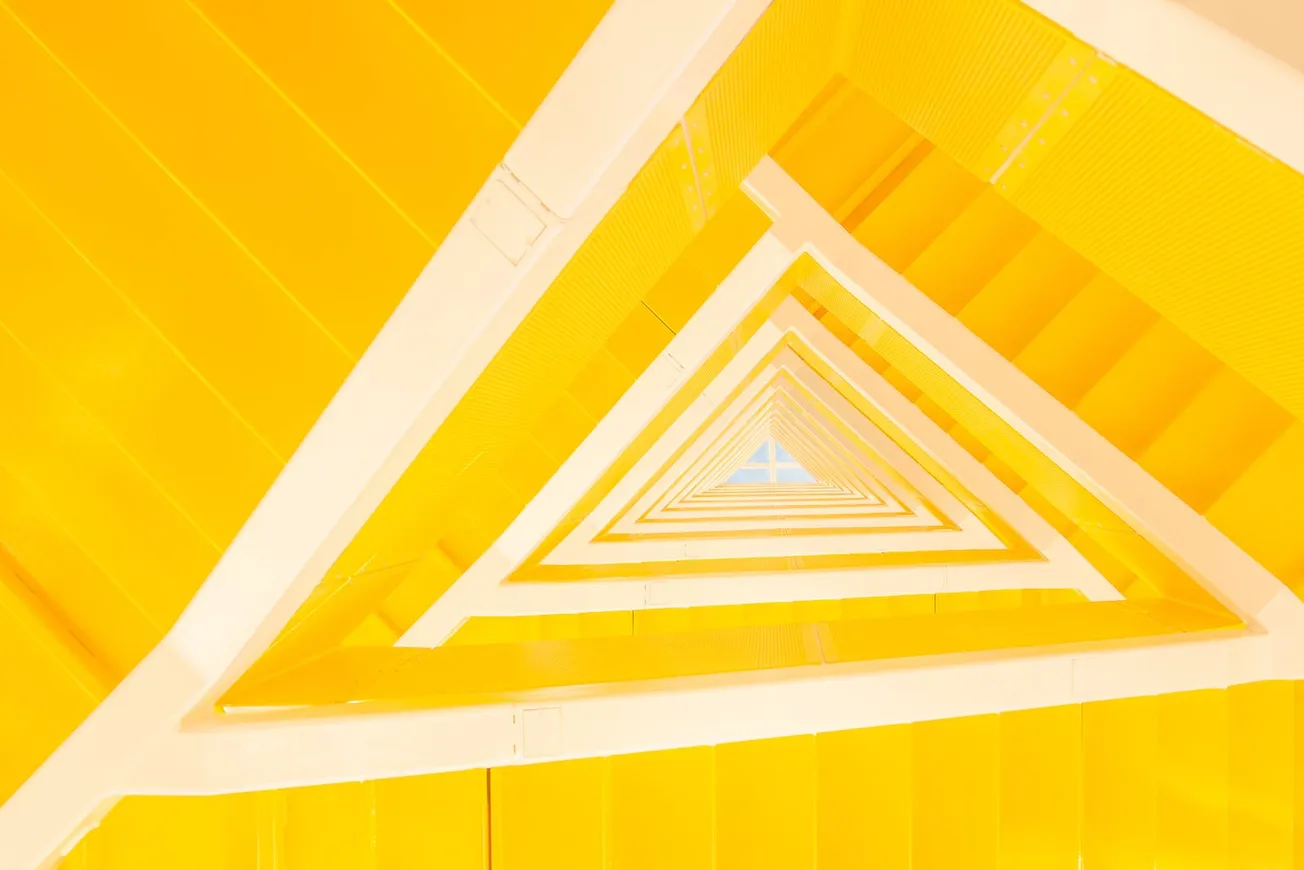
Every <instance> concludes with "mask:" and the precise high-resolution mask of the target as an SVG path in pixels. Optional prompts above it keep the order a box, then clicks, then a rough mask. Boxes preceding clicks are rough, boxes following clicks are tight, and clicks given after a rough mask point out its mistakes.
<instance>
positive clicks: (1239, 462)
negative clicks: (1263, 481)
mask: <svg viewBox="0 0 1304 870" xmlns="http://www.w3.org/2000/svg"><path fill="white" fill-rule="evenodd" d="M1289 422H1290V415H1289V414H1287V413H1286V411H1285V410H1283V409H1282V408H1281V407H1280V406H1279V405H1277V404H1275V403H1273V402H1272V401H1271V400H1269V399H1268V397H1267V396H1265V395H1264V394H1263V393H1262V392H1260V391H1259V390H1258V389H1257V388H1256V387H1254V386H1253V385H1251V384H1250V383H1249V382H1248V381H1246V380H1245V379H1244V378H1242V377H1241V376H1240V375H1237V374H1235V373H1234V372H1232V371H1231V370H1230V369H1222V370H1221V371H1219V372H1218V373H1217V374H1216V375H1214V377H1213V378H1212V379H1211V380H1210V381H1209V383H1208V384H1206V385H1205V387H1204V389H1203V390H1201V391H1200V392H1199V394H1197V395H1196V396H1195V397H1194V398H1193V399H1192V400H1191V403H1190V404H1189V405H1187V406H1186V408H1185V409H1184V410H1183V411H1182V413H1180V414H1178V415H1177V417H1176V418H1175V419H1174V420H1173V422H1172V423H1170V424H1169V425H1168V427H1167V428H1166V429H1165V430H1164V431H1163V433H1161V434H1160V435H1159V437H1158V438H1156V439H1155V440H1154V442H1153V443H1152V444H1151V445H1150V447H1149V448H1147V450H1146V451H1145V453H1143V454H1142V455H1141V458H1140V459H1139V460H1138V461H1139V462H1140V463H1141V467H1142V468H1144V469H1145V470H1146V471H1149V472H1150V473H1151V474H1153V475H1154V476H1155V478H1156V479H1157V480H1159V482H1160V483H1162V484H1164V486H1166V487H1168V488H1169V489H1170V490H1172V491H1173V492H1174V493H1176V494H1177V495H1178V496H1180V497H1181V498H1182V500H1183V501H1185V502H1186V503H1187V504H1189V505H1190V506H1191V507H1193V508H1195V509H1196V510H1197V511H1200V512H1201V513H1203V512H1204V511H1206V510H1208V509H1209V506H1210V505H1212V504H1213V502H1214V500H1215V499H1217V498H1218V496H1220V495H1222V493H1223V492H1224V491H1225V490H1226V489H1227V487H1228V486H1230V485H1231V483H1232V481H1234V480H1235V479H1236V478H1237V477H1239V476H1240V475H1241V473H1242V472H1243V471H1244V470H1245V469H1246V467H1248V466H1249V464H1250V463H1251V462H1253V461H1254V460H1255V459H1256V458H1258V456H1259V454H1260V453H1262V452H1263V451H1264V450H1265V449H1266V448H1267V446H1268V445H1269V444H1271V443H1272V441H1273V440H1274V439H1275V438H1276V437H1277V436H1278V435H1280V434H1281V433H1282V432H1283V431H1285V429H1286V426H1287V425H1288V424H1289Z"/></svg>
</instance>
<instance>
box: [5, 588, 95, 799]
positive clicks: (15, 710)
mask: <svg viewBox="0 0 1304 870" xmlns="http://www.w3.org/2000/svg"><path fill="white" fill-rule="evenodd" d="M0 582H2V581H0ZM0 660H3V661H4V662H6V663H8V664H6V666H5V667H4V668H3V669H0V800H5V799H6V798H8V796H9V795H10V794H12V793H13V791H14V789H16V788H17V787H18V786H19V785H20V784H21V783H22V781H23V780H25V779H26V778H27V777H28V775H29V774H31V772H32V771H33V770H35V769H36V768H37V766H39V765H40V763H41V762H42V761H44V760H45V757H46V756H47V755H49V754H50V752H52V751H53V750H54V748H55V747H56V746H58V745H59V742H60V741H61V740H63V738H65V737H66V736H68V734H70V733H71V732H72V730H73V729H74V728H76V727H77V725H78V724H80V723H81V720H82V719H83V718H84V717H85V716H86V715H87V714H89V713H90V712H91V710H92V709H94V707H95V705H96V704H97V703H99V701H100V699H101V698H102V697H103V693H104V688H97V687H96V686H95V685H94V684H93V683H91V682H90V681H89V676H90V675H89V674H88V673H87V672H86V669H85V668H84V667H79V666H78V663H77V662H75V661H73V660H71V659H70V657H69V651H68V650H65V649H63V648H61V639H60V638H58V637H56V636H54V635H52V634H51V632H50V629H49V627H47V626H45V625H42V624H40V623H39V622H37V621H36V619H35V614H32V613H31V612H30V611H28V610H27V608H26V606H25V605H24V603H23V602H22V601H21V599H18V598H17V597H15V595H14V594H13V593H12V592H10V591H8V589H7V587H6V588H5V589H0Z"/></svg>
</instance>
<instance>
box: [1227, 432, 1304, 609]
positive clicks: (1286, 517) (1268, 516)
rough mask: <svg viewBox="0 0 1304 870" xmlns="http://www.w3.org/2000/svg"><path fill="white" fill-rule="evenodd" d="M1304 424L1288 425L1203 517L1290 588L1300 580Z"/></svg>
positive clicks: (1303, 566)
mask: <svg viewBox="0 0 1304 870" xmlns="http://www.w3.org/2000/svg"><path fill="white" fill-rule="evenodd" d="M1302 491H1304V424H1301V423H1298V422H1296V423H1292V424H1291V426H1290V427H1289V428H1288V429H1287V430H1286V431H1285V432H1283V433H1282V434H1281V435H1280V436H1279V437H1278V438H1277V439H1276V440H1275V441H1273V442H1272V444H1270V445H1269V446H1268V447H1267V449H1266V450H1264V451H1263V452H1262V453H1261V454H1259V457H1258V458H1257V459H1255V460H1254V462H1252V463H1251V464H1250V465H1249V467H1248V468H1246V469H1245V471H1244V472H1242V474H1241V475H1240V477H1238V478H1237V479H1236V481H1235V482H1234V483H1232V484H1231V486H1229V487H1227V489H1226V490H1225V491H1224V492H1223V493H1222V495H1221V496H1219V498H1218V500H1217V501H1215V502H1214V503H1213V505H1212V506H1211V507H1210V508H1209V510H1208V512H1207V514H1206V516H1207V517H1208V519H1209V522H1211V523H1213V524H1214V525H1215V526H1217V527H1218V528H1219V529H1220V530H1221V531H1222V532H1223V533H1224V534H1226V535H1227V536H1228V537H1230V538H1231V539H1232V540H1233V541H1235V542H1236V543H1237V545H1238V546H1240V547H1241V548H1243V549H1244V550H1245V551H1246V552H1247V553H1249V554H1250V555H1251V556H1253V557H1254V558H1255V559H1257V560H1258V561H1259V563H1260V564H1261V565H1263V566H1264V567H1265V568H1267V569H1268V570H1269V571H1272V572H1273V573H1274V574H1276V575H1277V576H1278V577H1280V578H1281V579H1282V580H1283V581H1285V582H1286V583H1287V584H1289V585H1291V586H1292V588H1295V589H1297V590H1298V589H1299V588H1300V586H1299V584H1300V581H1301V579H1304V535H1300V534H1299V533H1298V530H1299V528H1300V523H1301V521H1304V502H1302V501H1301V499H1300V493H1301V492H1302Z"/></svg>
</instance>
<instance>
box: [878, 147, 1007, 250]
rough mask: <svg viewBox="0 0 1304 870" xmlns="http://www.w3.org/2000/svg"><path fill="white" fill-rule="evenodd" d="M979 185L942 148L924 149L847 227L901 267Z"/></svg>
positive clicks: (967, 202) (968, 201)
mask: <svg viewBox="0 0 1304 870" xmlns="http://www.w3.org/2000/svg"><path fill="white" fill-rule="evenodd" d="M982 190H983V184H982V182H980V181H979V180H978V179H977V178H976V177H975V176H974V175H973V173H971V172H970V171H969V170H967V169H965V168H964V167H963V166H961V165H960V164H958V163H956V162H955V161H954V160H952V159H951V158H950V157H948V156H947V155H946V154H945V153H944V152H942V151H938V150H936V149H934V150H933V151H931V152H929V154H928V156H927V157H925V158H924V159H923V160H922V161H920V163H919V164H918V165H917V166H915V167H914V169H913V170H912V171H911V172H910V174H909V175H908V176H907V177H905V178H904V179H902V181H901V183H900V184H898V185H897V186H896V187H895V188H894V189H893V190H892V192H891V193H890V194H888V195H887V196H886V197H885V198H884V199H883V200H882V202H880V203H879V204H878V205H877V207H876V208H875V209H874V210H873V211H872V212H871V213H870V214H869V215H868V216H867V217H866V218H865V219H864V221H862V222H861V223H860V224H859V225H858V226H856V227H854V228H853V230H852V235H854V236H855V237H856V240H857V241H859V242H860V243H861V244H862V245H864V246H865V247H867V248H869V249H870V250H871V251H873V252H874V253H875V254H877V255H878V257H879V259H881V260H882V261H883V262H885V263H887V264H888V265H889V266H891V267H892V268H893V269H896V270H897V271H898V272H904V271H905V270H906V269H907V268H908V267H909V266H910V264H911V263H913V262H914V261H915V258H916V257H918V256H919V255H920V253H922V252H923V251H924V249H925V248H927V247H928V246H929V245H930V244H932V242H933V240H934V239H936V238H937V236H938V235H939V234H940V233H941V232H942V231H943V230H944V229H946V228H947V227H948V226H949V225H950V224H952V223H953V222H954V221H955V219H956V218H957V217H958V216H959V215H960V214H961V213H962V212H963V211H965V210H966V209H967V208H968V207H969V205H970V204H971V203H972V202H973V201H974V199H975V198H977V196H978V194H979V193H981V192H982Z"/></svg>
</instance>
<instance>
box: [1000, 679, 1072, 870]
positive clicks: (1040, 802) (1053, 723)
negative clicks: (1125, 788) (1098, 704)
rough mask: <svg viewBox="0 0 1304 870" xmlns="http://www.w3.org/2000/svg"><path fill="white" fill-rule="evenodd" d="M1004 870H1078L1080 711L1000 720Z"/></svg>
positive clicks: (1039, 712)
mask: <svg viewBox="0 0 1304 870" xmlns="http://www.w3.org/2000/svg"><path fill="white" fill-rule="evenodd" d="M1000 732H1001V738H1000V741H1001V742H1000V756H1001V762H1000V763H1001V811H1000V812H1001V822H1000V851H1001V854H1000V865H999V866H1000V867H1001V868H1002V870H1077V868H1078V855H1079V854H1080V843H1079V819H1080V816H1081V809H1080V808H1081V790H1082V782H1081V768H1082V707H1081V705H1072V706H1066V707H1047V708H1044V709H1040V710H1021V711H1016V712H1012V713H1002V714H1001V716H1000Z"/></svg>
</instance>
